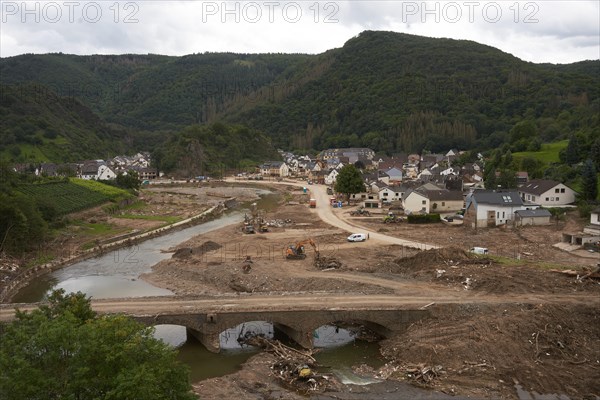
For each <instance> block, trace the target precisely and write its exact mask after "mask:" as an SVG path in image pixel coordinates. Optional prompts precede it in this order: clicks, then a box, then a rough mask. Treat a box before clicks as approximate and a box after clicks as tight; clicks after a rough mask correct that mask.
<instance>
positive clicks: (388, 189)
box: [378, 186, 404, 202]
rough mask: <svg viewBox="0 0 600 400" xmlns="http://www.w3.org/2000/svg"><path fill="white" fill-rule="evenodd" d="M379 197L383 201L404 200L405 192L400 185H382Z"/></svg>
mask: <svg viewBox="0 0 600 400" xmlns="http://www.w3.org/2000/svg"><path fill="white" fill-rule="evenodd" d="M378 194H379V198H380V199H381V200H383V201H390V202H391V201H402V195H403V194H404V192H403V191H402V189H401V188H400V186H382V187H381V188H380V189H379V192H378Z"/></svg>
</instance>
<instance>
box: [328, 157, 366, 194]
mask: <svg viewBox="0 0 600 400" xmlns="http://www.w3.org/2000/svg"><path fill="white" fill-rule="evenodd" d="M364 190H365V184H364V182H363V179H362V176H360V172H359V171H358V169H357V168H356V167H355V166H354V165H352V164H348V165H344V167H342V169H341V170H340V173H339V175H338V176H337V178H336V181H335V191H336V192H338V193H344V194H345V195H346V199H347V200H348V203H350V195H351V194H355V193H360V192H362V191H364Z"/></svg>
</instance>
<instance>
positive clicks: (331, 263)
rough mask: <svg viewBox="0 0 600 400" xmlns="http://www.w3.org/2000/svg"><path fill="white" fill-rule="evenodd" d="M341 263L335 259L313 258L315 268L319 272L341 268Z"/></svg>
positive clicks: (325, 257)
mask: <svg viewBox="0 0 600 400" xmlns="http://www.w3.org/2000/svg"><path fill="white" fill-rule="evenodd" d="M342 265H343V264H342V262H341V261H340V260H338V259H337V258H335V257H327V256H319V257H315V267H317V268H318V269H321V270H325V269H339V268H342Z"/></svg>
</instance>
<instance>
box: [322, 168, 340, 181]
mask: <svg viewBox="0 0 600 400" xmlns="http://www.w3.org/2000/svg"><path fill="white" fill-rule="evenodd" d="M339 174H340V173H339V172H338V170H337V169H332V170H331V171H329V173H328V174H327V175H325V184H326V185H333V184H335V181H336V180H337V176H338V175H339Z"/></svg>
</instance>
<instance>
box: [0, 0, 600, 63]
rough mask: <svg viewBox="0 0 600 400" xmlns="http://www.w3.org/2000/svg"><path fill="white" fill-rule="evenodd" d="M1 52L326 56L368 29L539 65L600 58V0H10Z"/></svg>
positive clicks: (0, 33)
mask: <svg viewBox="0 0 600 400" xmlns="http://www.w3.org/2000/svg"><path fill="white" fill-rule="evenodd" d="M0 6H1V7H0V9H1V14H2V15H1V21H0V23H1V25H0V56H2V57H9V56H14V55H18V54H23V53H48V52H63V53H72V54H123V53H141V54H146V53H156V54H168V55H184V54H190V53H203V52H206V51H210V52H221V51H227V52H243V53H258V52H281V53H321V52H323V51H325V50H328V49H331V48H335V47H341V46H342V45H343V44H344V42H346V41H347V40H348V39H350V38H351V37H353V36H356V35H357V34H359V33H360V32H362V31H364V30H367V29H368V30H387V31H395V32H404V33H411V34H416V35H423V36H430V37H449V38H455V39H468V40H474V41H477V42H480V43H484V44H488V45H490V46H494V47H497V48H499V49H501V50H503V51H505V52H508V53H511V54H514V55H516V56H517V57H519V58H521V59H524V60H527V61H532V62H552V63H569V62H575V61H580V60H586V59H599V58H600V39H599V38H600V2H599V1H598V0H589V1H588V0H585V1H584V0H581V1H553V0H552V1H516V0H509V1H495V2H493V1H471V0H466V1H394V0H388V1H363V0H350V1H342V0H338V1H316V0H308V1H295V2H293V1H270V0H266V1H237V2H236V1H161V0H144V1H116V0H109V1H101V0H98V1H95V2H94V1H76V0H65V1H30V2H23V1H5V0H0Z"/></svg>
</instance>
